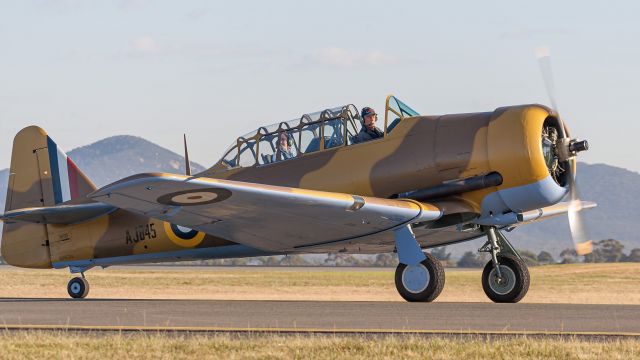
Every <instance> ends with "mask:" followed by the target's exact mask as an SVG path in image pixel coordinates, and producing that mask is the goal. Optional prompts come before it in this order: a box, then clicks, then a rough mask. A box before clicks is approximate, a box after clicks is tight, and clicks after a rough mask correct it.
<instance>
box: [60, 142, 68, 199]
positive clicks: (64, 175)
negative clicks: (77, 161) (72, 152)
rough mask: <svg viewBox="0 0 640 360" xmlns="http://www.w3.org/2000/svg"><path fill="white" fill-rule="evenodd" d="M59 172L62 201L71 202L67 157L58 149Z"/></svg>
mask: <svg viewBox="0 0 640 360" xmlns="http://www.w3.org/2000/svg"><path fill="white" fill-rule="evenodd" d="M58 170H59V171H60V189H61V190H62V201H63V202H64V201H69V200H71V190H70V189H69V170H68V168H67V155H65V153H64V152H63V151H62V150H61V149H60V148H58Z"/></svg>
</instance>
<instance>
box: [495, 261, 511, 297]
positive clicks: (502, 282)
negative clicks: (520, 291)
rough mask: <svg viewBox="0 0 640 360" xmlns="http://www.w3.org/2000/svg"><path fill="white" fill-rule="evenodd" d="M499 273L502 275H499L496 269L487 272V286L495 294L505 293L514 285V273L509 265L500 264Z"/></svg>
mask: <svg viewBox="0 0 640 360" xmlns="http://www.w3.org/2000/svg"><path fill="white" fill-rule="evenodd" d="M500 273H501V274H502V276H500V277H499V276H498V274H497V273H496V269H493V270H491V273H489V287H491V290H493V291H494V292H495V293H496V294H500V295H506V294H508V293H509V292H511V291H512V290H513V288H514V287H515V286H516V274H515V273H514V272H513V270H511V268H510V267H508V266H505V265H500Z"/></svg>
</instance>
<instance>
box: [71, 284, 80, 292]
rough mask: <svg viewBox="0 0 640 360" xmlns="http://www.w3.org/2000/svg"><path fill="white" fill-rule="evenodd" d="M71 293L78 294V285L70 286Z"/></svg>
mask: <svg viewBox="0 0 640 360" xmlns="http://www.w3.org/2000/svg"><path fill="white" fill-rule="evenodd" d="M71 291H72V292H73V293H74V294H78V293H80V284H78V283H73V284H71Z"/></svg>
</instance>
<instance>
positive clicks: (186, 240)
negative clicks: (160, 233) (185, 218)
mask: <svg viewBox="0 0 640 360" xmlns="http://www.w3.org/2000/svg"><path fill="white" fill-rule="evenodd" d="M164 231H165V232H166V233H167V236H168V237H169V240H171V242H172V243H174V244H176V245H178V246H182V247H195V246H198V244H200V243H201V242H202V240H204V237H205V235H206V234H205V233H203V232H200V231H196V230H193V229H190V228H188V227H185V226H180V225H175V224H171V223H168V222H165V223H164Z"/></svg>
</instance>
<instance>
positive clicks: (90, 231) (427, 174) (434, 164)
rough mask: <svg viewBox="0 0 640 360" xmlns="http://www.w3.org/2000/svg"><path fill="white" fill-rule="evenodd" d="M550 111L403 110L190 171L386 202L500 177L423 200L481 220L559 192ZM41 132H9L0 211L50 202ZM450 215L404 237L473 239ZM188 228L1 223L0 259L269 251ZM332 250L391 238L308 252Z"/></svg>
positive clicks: (118, 214)
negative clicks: (299, 146) (310, 148)
mask: <svg viewBox="0 0 640 360" xmlns="http://www.w3.org/2000/svg"><path fill="white" fill-rule="evenodd" d="M552 116H553V114H552V113H551V112H550V110H549V109H547V108H545V107H542V106H539V105H528V106H515V107H505V108H500V109H497V110H495V111H493V112H486V113H473V114H457V115H444V116H416V117H409V118H405V119H403V120H402V121H401V122H400V123H399V124H398V125H397V126H396V127H395V128H394V130H393V132H391V133H389V134H387V135H386V136H385V137H384V138H382V139H377V140H373V141H369V142H366V143H361V144H353V145H342V146H339V147H334V148H330V149H326V150H320V151H317V152H312V153H308V154H301V155H300V156H298V157H297V158H295V159H292V160H288V161H283V162H276V163H272V164H267V165H258V166H252V167H247V168H241V167H238V168H232V169H227V168H226V166H224V165H223V164H222V163H219V164H216V165H215V166H213V167H212V168H210V169H209V170H206V171H204V172H202V173H200V174H197V175H196V176H198V177H209V178H220V179H230V180H240V181H245V182H252V183H258V184H268V185H279V186H287V187H295V188H302V189H310V190H322V191H330V192H338V193H347V194H355V195H363V196H372V197H380V198H388V197H391V196H393V195H396V194H400V193H404V192H409V191H412V190H417V189H424V188H429V187H432V186H437V185H440V184H442V183H444V182H447V181H451V180H456V179H462V178H468V177H472V176H478V175H484V174H488V173H491V172H497V173H499V174H500V175H502V178H503V182H502V184H501V185H499V186H496V187H490V188H485V189H482V190H477V191H471V192H467V193H462V194H458V195H456V196H450V197H448V198H444V199H435V200H434V202H433V204H435V205H436V206H438V207H440V208H441V209H444V212H445V213H446V214H447V215H452V216H454V215H456V214H472V215H473V217H487V216H489V217H490V216H495V215H499V214H503V213H507V212H512V211H526V210H532V209H536V208H539V207H542V206H547V205H551V204H553V203H555V202H557V201H559V200H560V199H561V197H562V196H564V194H565V192H566V191H565V189H564V187H563V186H561V185H560V184H557V183H556V182H554V181H553V179H551V177H550V173H549V170H548V168H547V165H546V163H545V159H544V156H543V152H542V145H541V142H540V139H541V133H542V128H543V124H544V123H545V121H547V120H548V119H549V118H550V117H552ZM46 139H48V136H47V135H46V133H44V131H43V130H42V129H39V128H37V127H29V128H26V129H24V130H22V131H21V132H20V133H19V134H18V135H16V139H15V141H14V152H13V157H12V163H11V174H12V175H11V178H10V182H9V196H8V197H7V204H6V210H7V211H8V210H14V209H20V208H27V207H38V206H52V205H54V204H55V203H56V202H55V194H51V193H50V192H48V191H47V190H46V189H48V188H50V186H51V184H50V183H51V181H52V179H51V169H50V168H48V165H47V164H49V163H51V161H50V159H48V158H47V157H48V156H50V152H46V151H42V152H40V151H37V149H45V148H46V147H47V141H46ZM80 175H81V173H80ZM81 180H82V179H81ZM79 183H81V184H83V183H84V181H79ZM86 183H87V184H90V182H89V181H88V180H86ZM85 187H86V188H85V189H83V190H82V191H80V192H79V193H78V194H77V195H78V196H77V197H76V198H75V199H72V200H70V201H69V202H68V203H82V202H87V201H90V200H87V198H86V197H84V196H82V195H86V194H88V193H89V192H91V191H92V190H94V188H91V186H90V185H87V186H85ZM455 219H457V220H453V221H450V222H449V223H446V222H445V223H442V224H440V225H439V226H433V224H426V225H424V224H423V225H424V226H423V225H417V226H416V227H415V228H414V231H415V232H416V237H417V238H418V240H419V241H420V242H421V244H422V245H423V246H426V247H428V246H436V245H441V244H444V243H450V242H457V241H463V240H466V239H470V238H474V237H477V236H479V235H481V233H480V232H479V231H478V230H477V229H474V228H473V227H472V228H470V229H467V230H464V231H463V229H461V228H459V227H457V226H456V225H460V223H462V222H468V221H469V220H470V219H469V218H465V219H466V220H463V218H460V217H457V218H455ZM188 230H189V229H181V228H179V227H175V226H173V227H172V226H171V225H170V224H167V223H164V222H162V221H160V220H155V219H150V218H146V217H143V216H140V215H136V214H133V213H131V212H128V211H126V210H122V209H120V210H117V211H115V212H112V213H110V214H107V215H104V216H101V217H99V218H96V219H92V220H89V221H85V222H81V223H78V224H73V225H50V224H49V225H44V224H29V223H23V222H15V223H6V224H5V227H4V232H3V240H2V255H3V257H4V258H5V259H6V261H7V262H9V263H10V264H12V265H16V266H22V267H36V268H48V267H52V266H53V267H64V266H79V267H87V266H91V265H110V264H118V263H134V262H149V261H163V260H165V261H174V260H188V259H196V258H224V257H240V256H257V255H267V254H270V253H268V252H264V251H261V250H259V249H254V248H250V247H247V246H243V245H239V244H238V242H241V239H221V238H217V237H214V236H211V235H206V234H198V233H195V234H194V233H190V232H189V231H188ZM337 250H341V251H349V252H361V253H365V252H384V251H391V250H393V238H392V236H390V235H388V234H383V235H378V236H376V237H373V238H372V239H371V241H370V242H369V243H366V242H359V243H357V244H352V245H350V244H340V245H339V247H330V246H329V247H325V248H318V249H314V250H313V251H316V252H327V251H337Z"/></svg>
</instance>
